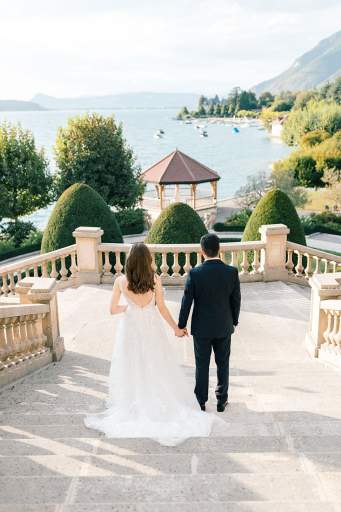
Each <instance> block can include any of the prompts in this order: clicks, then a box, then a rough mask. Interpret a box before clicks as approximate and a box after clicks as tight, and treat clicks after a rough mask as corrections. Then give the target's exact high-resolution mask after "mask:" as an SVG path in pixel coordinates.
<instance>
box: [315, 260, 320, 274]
mask: <svg viewBox="0 0 341 512" xmlns="http://www.w3.org/2000/svg"><path fill="white" fill-rule="evenodd" d="M314 258H315V270H314V274H319V273H320V272H321V269H320V258H319V257H318V256H314Z"/></svg>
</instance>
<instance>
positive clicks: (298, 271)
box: [295, 251, 304, 277]
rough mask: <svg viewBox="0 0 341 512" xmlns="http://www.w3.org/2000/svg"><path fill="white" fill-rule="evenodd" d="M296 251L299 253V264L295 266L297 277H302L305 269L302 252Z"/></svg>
mask: <svg viewBox="0 0 341 512" xmlns="http://www.w3.org/2000/svg"><path fill="white" fill-rule="evenodd" d="M295 253H296V254H297V265H296V267H295V270H296V275H297V277H302V276H303V270H304V269H303V265H302V253H301V252H299V251H295Z"/></svg>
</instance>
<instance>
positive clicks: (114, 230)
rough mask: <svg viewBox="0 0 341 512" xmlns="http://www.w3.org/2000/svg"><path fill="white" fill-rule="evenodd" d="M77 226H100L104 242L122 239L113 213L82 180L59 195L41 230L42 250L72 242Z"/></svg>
mask: <svg viewBox="0 0 341 512" xmlns="http://www.w3.org/2000/svg"><path fill="white" fill-rule="evenodd" d="M79 226H94V227H96V226H98V227H100V228H102V229H103V231H104V234H103V237H102V240H103V242H117V243H120V242H122V234H121V230H120V228H119V226H118V224H117V222H116V219H115V215H114V213H113V212H112V211H111V210H110V208H109V206H108V205H107V204H106V202H105V201H104V199H103V198H102V196H100V195H99V194H98V192H96V191H95V190H94V189H93V188H91V187H89V185H85V184H84V183H75V184H74V185H72V186H71V187H69V188H68V189H66V190H65V191H64V192H63V193H62V195H61V196H60V198H59V199H58V201H57V203H56V205H55V207H54V209H53V211H52V213H51V215H50V218H49V221H48V224H47V227H46V229H45V231H44V236H43V240H42V244H41V251H42V252H49V251H54V250H56V249H60V248H62V247H66V246H67V245H71V244H74V243H75V239H74V237H73V236H72V232H73V231H74V230H75V229H76V228H78V227H79Z"/></svg>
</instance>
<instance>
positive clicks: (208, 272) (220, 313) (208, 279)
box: [178, 259, 241, 338]
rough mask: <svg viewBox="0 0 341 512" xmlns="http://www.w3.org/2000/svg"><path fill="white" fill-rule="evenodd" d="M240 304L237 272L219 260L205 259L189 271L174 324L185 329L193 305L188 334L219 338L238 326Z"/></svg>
mask: <svg viewBox="0 0 341 512" xmlns="http://www.w3.org/2000/svg"><path fill="white" fill-rule="evenodd" d="M240 301H241V297H240V282H239V275H238V270H237V269H236V268H235V267H232V266H230V265H226V264H225V263H223V262H222V261H221V260H219V259H212V260H206V261H205V262H204V263H203V264H202V265H199V266H198V267H195V268H192V269H191V270H190V271H189V274H188V277H187V281H186V285H185V291H184V295H183V298H182V303H181V310H180V315H179V324H178V325H179V327H180V329H183V328H184V327H186V324H187V320H188V316H189V312H190V309H191V306H192V303H193V302H194V307H193V314H192V325H191V334H192V335H193V336H197V337H199V338H223V337H224V336H227V335H229V334H232V333H233V331H234V326H236V325H237V324H238V318H239V312H240Z"/></svg>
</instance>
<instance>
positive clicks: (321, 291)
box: [306, 272, 341, 367]
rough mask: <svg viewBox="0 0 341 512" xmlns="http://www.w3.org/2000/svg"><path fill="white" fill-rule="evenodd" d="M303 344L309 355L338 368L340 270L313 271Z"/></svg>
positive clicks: (340, 345)
mask: <svg viewBox="0 0 341 512" xmlns="http://www.w3.org/2000/svg"><path fill="white" fill-rule="evenodd" d="M309 282H310V286H311V309H310V322H309V328H308V332H307V335H306V345H307V348H308V351H309V352H310V354H311V355H312V356H313V357H318V358H320V359H322V360H325V361H328V362H330V363H332V364H336V365H338V366H339V367H341V325H340V315H341V273H339V272H334V273H323V274H322V273H321V274H314V275H313V276H312V277H311V278H310V280H309Z"/></svg>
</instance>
